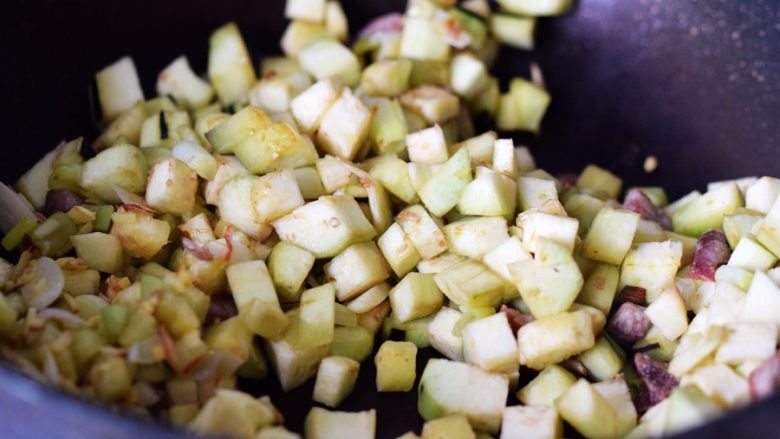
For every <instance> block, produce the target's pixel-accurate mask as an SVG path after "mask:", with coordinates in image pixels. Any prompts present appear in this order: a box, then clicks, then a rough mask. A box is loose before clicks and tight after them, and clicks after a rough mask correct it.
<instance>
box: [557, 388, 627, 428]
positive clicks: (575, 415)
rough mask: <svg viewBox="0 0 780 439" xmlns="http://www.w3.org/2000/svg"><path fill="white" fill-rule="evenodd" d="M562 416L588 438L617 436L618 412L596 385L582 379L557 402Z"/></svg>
mask: <svg viewBox="0 0 780 439" xmlns="http://www.w3.org/2000/svg"><path fill="white" fill-rule="evenodd" d="M555 407H556V408H557V409H558V412H559V413H560V415H561V417H562V418H563V419H564V420H565V421H566V422H568V423H569V424H571V425H572V426H573V427H574V428H575V429H576V430H577V431H578V432H579V433H580V434H582V435H583V436H585V437H586V438H606V437H615V436H616V432H617V424H616V418H617V413H615V410H614V409H613V408H612V405H611V404H610V403H609V401H607V399H606V398H604V397H603V396H602V395H601V394H600V393H599V392H598V391H597V390H596V389H595V388H594V387H593V385H591V384H589V383H588V382H587V381H585V380H584V379H580V380H579V381H578V382H577V384H575V385H574V386H572V387H571V388H570V389H569V390H568V391H567V392H566V393H564V394H563V395H562V396H561V397H560V398H559V399H558V400H557V401H556V402H555Z"/></svg>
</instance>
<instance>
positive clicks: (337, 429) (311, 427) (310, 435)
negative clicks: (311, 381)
mask: <svg viewBox="0 0 780 439" xmlns="http://www.w3.org/2000/svg"><path fill="white" fill-rule="evenodd" d="M303 429H304V436H305V437H306V439H336V438H350V439H352V438H354V439H374V438H375V437H376V410H368V411H364V412H331V411H328V410H325V409H322V408H319V407H312V409H311V411H310V412H309V414H308V415H307V416H306V422H305V424H304V427H303Z"/></svg>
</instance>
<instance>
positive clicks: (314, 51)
mask: <svg viewBox="0 0 780 439" xmlns="http://www.w3.org/2000/svg"><path fill="white" fill-rule="evenodd" d="M298 62H299V63H300V65H301V68H303V70H305V71H306V72H307V73H309V74H310V75H312V76H314V77H315V78H317V80H321V79H325V78H329V77H331V76H339V77H341V80H342V81H344V84H345V85H347V86H348V87H356V86H357V85H358V84H359V83H360V73H361V69H360V62H359V61H358V59H357V57H356V56H355V54H354V53H352V51H351V50H349V48H347V47H345V46H344V45H343V44H341V43H339V42H338V41H334V40H330V39H322V40H319V41H316V42H314V43H312V44H310V45H308V46H306V47H304V48H303V50H301V51H300V52H299V53H298Z"/></svg>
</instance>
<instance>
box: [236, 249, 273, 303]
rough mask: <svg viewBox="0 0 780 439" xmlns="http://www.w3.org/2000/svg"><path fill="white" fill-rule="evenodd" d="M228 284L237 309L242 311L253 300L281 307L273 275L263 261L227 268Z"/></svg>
mask: <svg viewBox="0 0 780 439" xmlns="http://www.w3.org/2000/svg"><path fill="white" fill-rule="evenodd" d="M227 277H228V284H229V285H230V291H231V292H232V293H233V300H234V301H235V303H236V307H237V308H238V309H239V310H241V309H242V308H244V307H245V306H246V305H248V304H249V303H250V302H251V301H253V300H259V301H261V302H266V303H271V304H274V305H276V306H277V307H278V306H279V298H278V297H277V296H276V290H275V289H274V284H273V281H272V280H271V274H270V273H269V272H268V267H266V265H265V262H263V261H249V262H242V263H240V264H233V265H231V266H230V267H228V268H227Z"/></svg>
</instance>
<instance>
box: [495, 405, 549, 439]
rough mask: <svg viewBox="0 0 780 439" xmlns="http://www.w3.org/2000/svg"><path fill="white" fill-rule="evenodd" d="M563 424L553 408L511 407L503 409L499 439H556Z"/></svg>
mask: <svg viewBox="0 0 780 439" xmlns="http://www.w3.org/2000/svg"><path fill="white" fill-rule="evenodd" d="M562 434H563V422H562V421H561V418H560V417H559V416H558V411H557V410H555V407H551V406H540V407H527V406H521V405H517V406H513V407H507V408H505V409H504V416H503V420H502V421H501V439H558V438H560V437H561V435H562Z"/></svg>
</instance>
